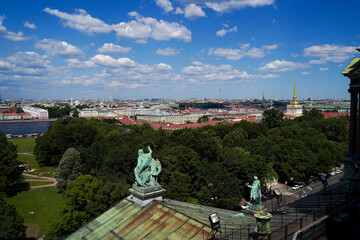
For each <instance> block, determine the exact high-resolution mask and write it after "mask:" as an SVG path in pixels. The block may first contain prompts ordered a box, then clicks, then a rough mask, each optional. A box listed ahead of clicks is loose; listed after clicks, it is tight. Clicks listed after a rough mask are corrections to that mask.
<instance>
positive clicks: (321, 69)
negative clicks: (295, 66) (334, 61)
mask: <svg viewBox="0 0 360 240" xmlns="http://www.w3.org/2000/svg"><path fill="white" fill-rule="evenodd" d="M319 70H320V71H323V72H324V71H327V70H329V68H319Z"/></svg>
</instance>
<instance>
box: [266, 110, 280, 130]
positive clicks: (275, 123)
mask: <svg viewBox="0 0 360 240" xmlns="http://www.w3.org/2000/svg"><path fill="white" fill-rule="evenodd" d="M283 117H284V113H283V112H282V111H280V110H277V109H276V108H271V109H268V110H265V111H264V112H263V118H262V122H263V123H265V124H266V125H267V126H268V128H274V127H279V126H280V124H281V122H282V121H283Z"/></svg>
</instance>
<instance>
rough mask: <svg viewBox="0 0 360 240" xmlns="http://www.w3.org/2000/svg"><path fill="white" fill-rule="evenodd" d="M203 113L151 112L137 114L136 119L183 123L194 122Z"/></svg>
mask: <svg viewBox="0 0 360 240" xmlns="http://www.w3.org/2000/svg"><path fill="white" fill-rule="evenodd" d="M203 115H204V114H203V113H191V114H164V113H161V114H151V115H137V116H136V119H137V120H141V121H145V122H154V123H155V122H156V123H173V124H185V123H187V122H192V123H196V122H197V121H198V120H199V118H200V117H202V116H203Z"/></svg>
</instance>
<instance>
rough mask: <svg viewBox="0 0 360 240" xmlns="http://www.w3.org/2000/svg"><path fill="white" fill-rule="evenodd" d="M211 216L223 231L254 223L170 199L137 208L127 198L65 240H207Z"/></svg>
mask: <svg viewBox="0 0 360 240" xmlns="http://www.w3.org/2000/svg"><path fill="white" fill-rule="evenodd" d="M214 212H216V213H217V214H218V216H219V218H220V221H221V223H222V224H226V226H227V227H230V226H231V225H233V227H234V228H235V227H236V228H238V227H239V226H240V225H241V224H245V223H247V224H249V223H250V222H251V223H254V221H255V220H254V218H253V217H250V216H247V217H245V218H239V217H236V216H234V215H236V214H238V213H239V212H235V211H230V210H224V209H218V208H213V207H208V206H203V205H199V204H191V203H186V202H181V201H176V200H170V199H164V200H163V201H153V202H151V203H150V204H148V205H146V206H145V207H141V206H139V205H137V204H136V203H134V202H133V201H132V199H131V196H129V197H127V198H125V199H123V200H122V201H120V202H119V203H118V204H116V205H115V206H114V207H112V208H110V209H109V210H107V211H106V212H104V213H103V214H101V215H100V216H99V217H97V218H95V219H94V220H92V221H91V222H89V223H87V224H86V225H84V226H82V227H81V228H80V229H78V230H77V231H75V232H74V233H72V234H71V235H70V236H68V237H67V238H65V239H66V240H72V239H76V240H78V239H88V240H90V239H94V240H95V239H96V240H97V239H159V240H161V239H184V237H186V239H208V237H209V235H210V232H211V227H210V224H209V219H208V217H209V214H212V213H214ZM246 215H247V214H246Z"/></svg>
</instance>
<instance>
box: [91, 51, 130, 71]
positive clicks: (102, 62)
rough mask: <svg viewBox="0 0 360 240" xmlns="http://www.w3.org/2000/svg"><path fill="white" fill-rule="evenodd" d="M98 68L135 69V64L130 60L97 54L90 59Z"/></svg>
mask: <svg viewBox="0 0 360 240" xmlns="http://www.w3.org/2000/svg"><path fill="white" fill-rule="evenodd" d="M90 60H91V61H92V62H94V63H95V64H96V65H98V66H103V67H110V68H118V67H136V63H135V62H134V61H133V60H131V59H130V58H118V59H114V58H112V57H110V56H108V55H103V54H97V55H95V56H94V57H92V58H91V59H90Z"/></svg>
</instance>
